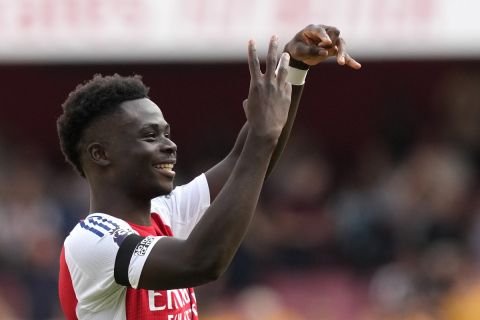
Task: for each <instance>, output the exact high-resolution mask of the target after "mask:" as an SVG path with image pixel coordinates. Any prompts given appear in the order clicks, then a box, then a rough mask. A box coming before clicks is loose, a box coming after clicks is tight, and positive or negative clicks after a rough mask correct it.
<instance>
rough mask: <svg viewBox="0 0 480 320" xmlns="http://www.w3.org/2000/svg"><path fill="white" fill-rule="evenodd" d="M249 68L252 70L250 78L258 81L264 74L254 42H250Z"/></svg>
mask: <svg viewBox="0 0 480 320" xmlns="http://www.w3.org/2000/svg"><path fill="white" fill-rule="evenodd" d="M248 68H249V69H250V77H251V78H252V79H258V78H259V77H260V75H261V74H262V73H261V71H260V61H259V60H258V56H257V48H256V47H255V41H254V40H249V41H248Z"/></svg>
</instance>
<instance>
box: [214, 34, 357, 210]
mask: <svg viewBox="0 0 480 320" xmlns="http://www.w3.org/2000/svg"><path fill="white" fill-rule="evenodd" d="M284 52H287V53H289V54H290V56H291V58H290V63H289V69H290V71H292V72H290V74H289V76H288V79H287V80H288V81H289V82H290V83H292V95H291V104H290V109H289V114H288V119H287V123H286V125H285V127H284V128H283V131H282V134H281V136H280V138H279V140H278V143H277V146H276V148H275V151H274V153H273V155H272V158H271V160H270V163H269V166H268V170H267V173H266V177H268V175H269V174H270V172H271V171H272V169H273V168H274V167H275V164H276V163H277V161H278V159H279V158H280V156H281V154H282V152H283V150H284V149H285V146H286V144H287V141H288V138H289V137H290V132H291V130H292V127H293V123H294V120H295V117H296V114H297V110H298V106H299V104H300V99H301V97H302V92H303V87H304V76H305V75H306V72H307V71H308V69H309V67H310V66H313V65H316V64H318V63H320V62H322V61H324V60H326V59H327V58H328V57H336V59H337V63H338V64H339V65H347V66H349V67H351V68H353V69H359V68H360V67H361V65H360V64H359V63H358V62H357V61H355V60H354V59H352V58H351V57H350V55H349V54H348V53H347V51H346V48H345V41H344V40H343V39H342V38H341V37H340V31H339V30H338V29H337V28H335V27H330V26H325V25H309V26H307V27H305V28H304V29H302V30H301V31H300V32H298V33H297V34H296V35H295V36H294V37H293V39H292V40H290V41H289V42H288V43H287V44H286V46H285V49H284ZM302 76H303V78H302ZM245 104H246V101H244V107H245ZM248 130H249V124H248V121H247V123H245V124H244V125H243V127H242V129H241V130H240V133H239V134H238V136H237V140H236V141H235V145H234V147H233V148H232V150H231V151H230V153H229V154H228V155H227V156H226V157H225V158H224V159H223V160H222V161H220V162H219V163H218V164H216V165H215V166H214V167H212V168H211V169H210V170H208V171H207V172H206V177H207V180H208V185H209V188H210V197H211V200H213V199H215V197H216V196H217V195H218V193H219V192H220V190H221V189H222V187H223V186H224V184H225V182H226V181H227V179H228V177H229V175H230V174H231V172H232V170H233V167H234V166H235V163H236V161H237V159H238V157H239V155H240V153H241V151H242V148H243V145H244V143H245V139H246V137H247V134H248Z"/></svg>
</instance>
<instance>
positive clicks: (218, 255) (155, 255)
mask: <svg viewBox="0 0 480 320" xmlns="http://www.w3.org/2000/svg"><path fill="white" fill-rule="evenodd" d="M277 42H278V40H277V39H276V37H274V38H272V40H271V42H270V47H269V53H268V58H267V67H266V72H265V74H262V73H261V72H260V67H259V65H260V63H259V61H258V58H257V55H256V50H255V47H254V44H253V42H250V43H249V67H250V74H251V82H250V91H249V97H248V103H247V105H246V107H245V113H246V116H247V120H248V123H249V129H248V132H247V133H246V138H245V142H244V143H243V146H242V148H241V149H242V150H241V151H240V154H239V156H238V159H237V161H236V164H235V165H234V167H233V170H232V172H231V174H230V176H229V178H228V180H227V181H226V183H225V185H224V186H223V188H222V190H221V191H220V192H219V193H218V195H217V197H216V199H215V200H214V201H213V202H212V204H211V205H210V207H209V208H208V209H207V211H206V212H205V214H204V215H203V217H202V219H201V220H200V221H199V222H198V223H197V225H196V226H195V228H194V229H193V231H192V232H191V234H190V236H189V237H188V238H187V239H186V240H180V239H175V238H173V237H166V238H162V239H160V240H159V241H158V242H157V243H156V244H155V246H154V247H153V249H152V252H151V253H150V255H149V256H148V258H147V261H146V262H145V265H144V267H143V270H142V275H141V277H140V282H139V287H140V288H145V289H169V288H182V287H192V286H196V285H200V284H203V283H206V282H208V281H211V280H214V279H216V278H217V277H218V276H219V275H221V274H222V273H223V272H224V271H225V269H226V268H227V266H228V265H229V263H230V261H231V259H232V258H233V255H234V254H235V252H236V250H237V249H238V247H239V245H240V243H241V241H242V239H243V237H244V235H245V233H246V231H247V228H248V225H249V224H250V222H251V220H252V217H253V214H254V211H255V207H256V205H257V202H258V198H259V195H260V191H261V188H262V185H263V181H264V179H265V175H266V172H267V168H268V165H269V163H270V160H271V157H272V154H273V151H274V149H275V146H276V145H277V143H278V139H279V136H280V134H281V131H282V129H283V127H284V126H285V123H286V121H287V117H288V110H289V106H290V96H291V85H290V84H289V83H288V82H286V76H287V64H288V60H289V57H288V55H287V54H285V55H283V56H282V59H281V63H280V64H281V67H280V70H279V73H278V76H275V74H274V70H275V65H276V60H277V57H276V51H277V45H278V44H277ZM252 164H254V165H252Z"/></svg>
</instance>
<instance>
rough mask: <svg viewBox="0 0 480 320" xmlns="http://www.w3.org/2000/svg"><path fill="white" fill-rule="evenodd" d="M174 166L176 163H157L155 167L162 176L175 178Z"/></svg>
mask: <svg viewBox="0 0 480 320" xmlns="http://www.w3.org/2000/svg"><path fill="white" fill-rule="evenodd" d="M174 165H175V164H174V163H157V164H155V165H153V167H154V168H155V170H156V171H158V172H160V173H161V174H163V175H165V176H167V177H170V178H173V177H174V176H175V171H173V167H174Z"/></svg>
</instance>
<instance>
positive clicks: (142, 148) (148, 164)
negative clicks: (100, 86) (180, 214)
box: [94, 98, 177, 199]
mask: <svg viewBox="0 0 480 320" xmlns="http://www.w3.org/2000/svg"><path fill="white" fill-rule="evenodd" d="M95 127H96V128H95V129H94V130H101V131H102V132H103V135H104V136H103V137H104V139H103V140H104V142H103V145H104V147H105V154H106V158H107V160H108V161H107V162H106V164H105V165H103V166H102V169H103V170H102V172H103V173H104V176H105V177H106V178H107V179H108V180H109V181H110V182H111V183H114V184H115V185H116V187H117V188H118V187H120V188H122V189H124V190H125V192H126V193H128V194H129V196H135V197H141V198H149V199H151V198H154V197H157V196H159V195H165V194H168V193H170V192H171V191H172V189H173V178H174V176H175V172H174V171H173V166H174V164H175V162H176V153H177V146H176V145H175V143H173V141H172V140H170V138H169V136H170V126H169V125H168V123H167V122H166V121H165V119H164V117H163V115H162V112H161V111H160V109H159V107H158V106H157V105H156V104H155V103H153V102H152V101H151V100H149V99H147V98H144V99H137V100H131V101H125V102H123V103H122V104H121V105H120V106H119V108H118V111H116V112H114V113H113V114H110V115H108V116H107V117H105V118H104V119H103V120H102V121H101V122H100V123H98V124H97V125H96V126H95Z"/></svg>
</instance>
